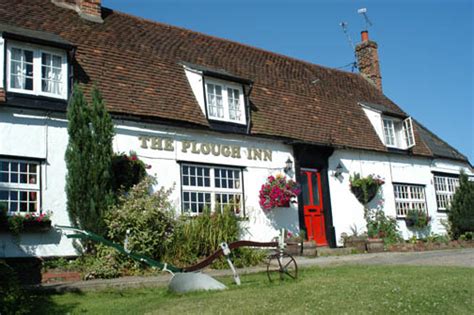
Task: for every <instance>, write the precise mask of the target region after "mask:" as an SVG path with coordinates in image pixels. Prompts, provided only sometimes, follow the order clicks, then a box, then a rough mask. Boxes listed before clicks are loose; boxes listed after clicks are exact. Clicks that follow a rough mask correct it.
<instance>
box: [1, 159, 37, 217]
mask: <svg viewBox="0 0 474 315" xmlns="http://www.w3.org/2000/svg"><path fill="white" fill-rule="evenodd" d="M0 162H2V163H8V170H7V171H6V172H5V171H4V170H3V168H2V165H1V164H0V176H2V175H3V176H4V175H5V174H6V175H7V177H8V182H4V181H0V191H7V192H8V197H7V198H8V199H7V200H4V199H2V197H1V195H0V202H6V203H7V207H8V213H7V214H8V215H14V214H20V215H26V214H32V213H34V214H40V213H41V212H42V210H41V209H42V208H41V201H42V200H41V185H40V183H41V163H40V162H38V161H32V160H23V159H5V158H0ZM12 163H15V164H18V166H17V172H12ZM20 164H27V170H26V172H22V171H21V169H20ZM30 165H36V173H31V172H30ZM14 173H16V174H17V175H16V176H17V181H16V182H11V180H12V175H13V174H14ZM21 175H24V176H26V177H27V181H30V178H31V177H30V176H32V175H35V176H36V183H21V182H20V181H21ZM0 180H1V177H0ZM12 192H17V199H16V200H14V199H12V195H11V193H12ZM21 192H23V193H26V199H22V198H21V197H20V196H19V194H20V193H21ZM33 194H34V195H33ZM33 196H35V197H34V198H35V199H34V200H33V199H32V198H33ZM15 201H16V202H15ZM22 201H23V202H22ZM32 202H35V203H36V206H35V210H34V211H29V209H28V207H29V206H28V203H32ZM12 203H13V204H14V203H17V209H16V211H12V209H11V205H12ZM21 203H26V204H27V207H26V211H20V209H21V205H20V204H21Z"/></svg>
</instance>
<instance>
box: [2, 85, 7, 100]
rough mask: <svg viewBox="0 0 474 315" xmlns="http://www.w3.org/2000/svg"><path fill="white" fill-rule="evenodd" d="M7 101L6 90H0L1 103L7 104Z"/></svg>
mask: <svg viewBox="0 0 474 315" xmlns="http://www.w3.org/2000/svg"><path fill="white" fill-rule="evenodd" d="M6 100H7V97H6V95H5V90H4V89H2V88H0V102H5V101H6Z"/></svg>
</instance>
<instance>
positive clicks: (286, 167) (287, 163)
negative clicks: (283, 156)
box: [283, 157, 293, 174]
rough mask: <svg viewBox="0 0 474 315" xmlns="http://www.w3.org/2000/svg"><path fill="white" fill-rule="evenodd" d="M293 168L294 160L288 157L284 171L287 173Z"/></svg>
mask: <svg viewBox="0 0 474 315" xmlns="http://www.w3.org/2000/svg"><path fill="white" fill-rule="evenodd" d="M292 169H293V161H292V160H291V159H290V158H289V157H288V160H286V162H285V168H284V169H283V171H284V172H285V174H288V173H290V172H291V171H292Z"/></svg>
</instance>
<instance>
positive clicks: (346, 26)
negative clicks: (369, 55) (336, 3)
mask: <svg viewBox="0 0 474 315" xmlns="http://www.w3.org/2000/svg"><path fill="white" fill-rule="evenodd" d="M339 25H340V26H341V27H342V31H343V32H344V34H345V35H346V38H347V41H348V42H349V45H351V47H352V50H354V48H355V47H354V42H353V41H352V38H351V35H349V32H348V25H349V24H348V23H347V22H341V23H339Z"/></svg>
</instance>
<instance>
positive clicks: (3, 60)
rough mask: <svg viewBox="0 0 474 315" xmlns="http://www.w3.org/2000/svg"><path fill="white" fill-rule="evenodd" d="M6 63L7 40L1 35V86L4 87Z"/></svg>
mask: <svg viewBox="0 0 474 315" xmlns="http://www.w3.org/2000/svg"><path fill="white" fill-rule="evenodd" d="M4 64H5V40H4V39H3V37H2V36H0V88H3V82H4V73H5V70H4V68H3V65H4Z"/></svg>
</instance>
